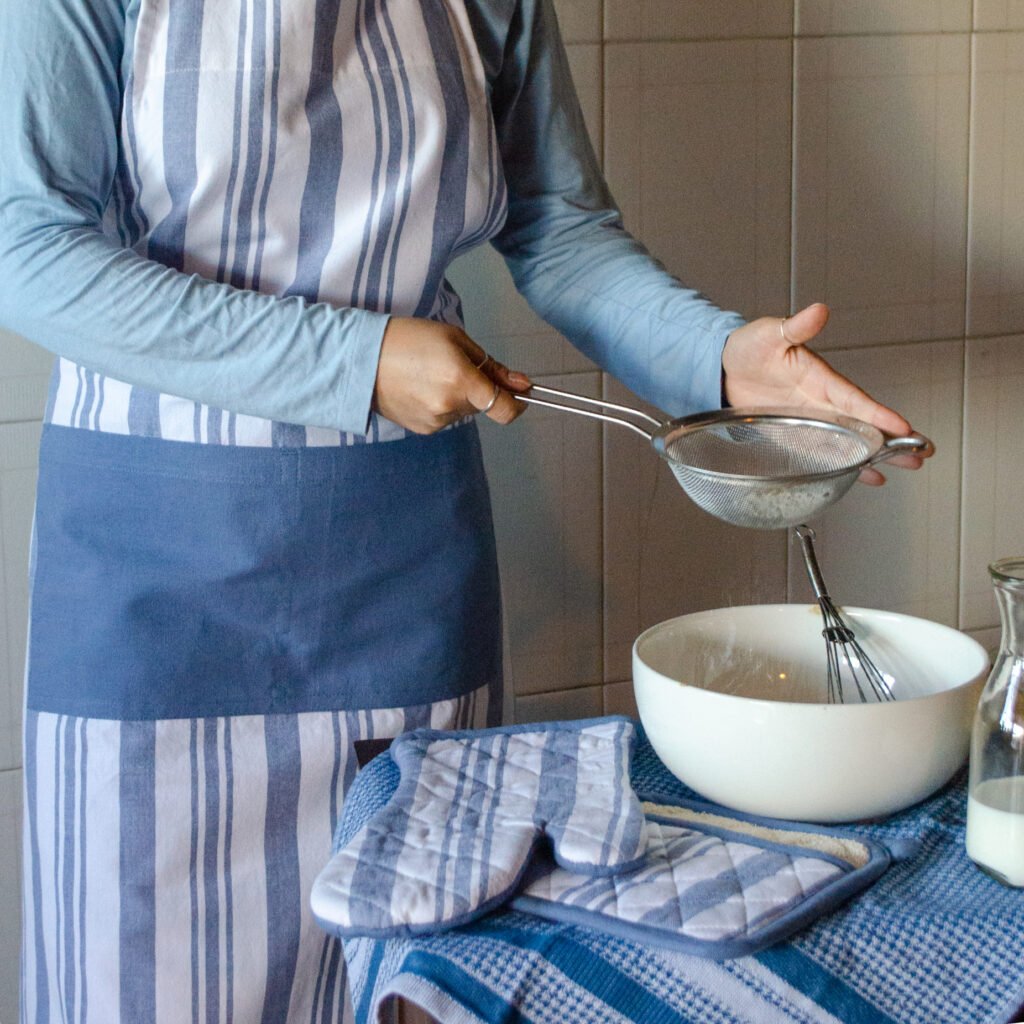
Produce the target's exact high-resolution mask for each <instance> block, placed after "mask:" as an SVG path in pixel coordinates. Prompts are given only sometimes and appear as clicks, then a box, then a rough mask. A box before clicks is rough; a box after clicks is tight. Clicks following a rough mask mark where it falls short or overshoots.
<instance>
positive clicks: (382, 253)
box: [0, 0, 909, 1024]
mask: <svg viewBox="0 0 1024 1024" xmlns="http://www.w3.org/2000/svg"><path fill="white" fill-rule="evenodd" d="M0 36H2V39H0V95H2V96H3V97H4V101H3V104H2V112H0V138H2V139H3V147H2V150H0V271H2V279H3V282H4V285H3V290H2V295H0V322H2V323H3V324H4V325H5V326H7V327H9V328H11V329H13V330H16V331H18V332H20V333H22V334H24V335H25V336H27V337H29V338H31V339H33V340H34V341H36V342H38V343H40V344H42V345H45V346H46V347H48V348H50V349H51V350H52V351H54V352H55V353H56V354H57V355H58V356H59V357H60V358H59V360H58V362H57V366H56V369H55V375H54V380H53V385H52V389H51V393H50V398H49V402H48V405H47V410H46V425H45V427H44V437H43V441H42V446H41V452H40V475H39V487H38V499H37V516H36V529H35V540H36V543H35V551H34V560H33V593H32V608H31V635H30V664H29V670H28V676H27V697H26V704H27V711H26V720H25V784H26V812H25V917H24V920H25V935H24V956H23V981H24V983H23V1010H22V1019H23V1021H24V1022H26V1024H28V1022H32V1024H36V1022H48V1021H57V1020H60V1021H64V1022H67V1021H81V1022H86V1021H90V1022H91V1021H99V1022H102V1024H113V1022H117V1021H121V1022H125V1024H128V1022H131V1024H142V1022H150V1021H157V1022H177V1021H197V1020H203V1021H225V1022H226V1021H236V1022H245V1024H256V1022H263V1024H281V1022H285V1021H287V1022H298V1021H336V1020H339V1019H341V1018H342V1017H343V1015H344V1013H345V1008H344V1007H345V985H344V965H343V961H342V959H341V955H340V950H339V947H338V945H337V944H336V943H334V942H332V941H329V940H328V939H326V938H325V937H323V935H322V934H321V933H319V931H318V930H317V929H316V927H315V926H314V925H313V924H312V922H311V920H310V916H309V913H308V910H307V907H306V896H307V893H308V890H309V886H310V883H311V880H312V878H313V876H314V875H315V873H316V872H317V871H318V870H319V868H320V867H321V866H322V864H323V862H324V859H325V857H326V855H327V851H328V848H329V842H330V837H331V833H332V830H333V828H334V824H335V821H336V816H337V812H338V808H339V805H340V802H341V799H342V796H343V794H344V792H345V788H346V786H347V785H348V783H349V781H350V779H351V778H352V775H353V773H354V771H355V767H356V749H357V745H358V743H359V742H360V741H364V740H371V739H374V738H381V737H390V736H394V735H395V734H397V733H398V732H400V731H402V730H405V729H408V728H411V727H415V726H419V725H426V724H431V725H433V726H435V727H441V728H445V727H458V726H466V725H470V724H484V722H485V721H486V720H488V719H490V720H493V719H494V716H495V714H496V713H497V710H498V708H499V707H500V643H499V614H500V613H499V601H498V588H497V575H496V567H495V556H494V545H493V536H492V530H491V524H490V512H489V506H488V497H487V489H486V484H485V481H484V478H483V472H482V467H481V461H480V453H479V444H478V440H477V432H476V428H475V425H474V423H473V416H475V415H476V414H477V413H479V412H483V413H485V414H486V415H488V416H489V417H491V418H492V419H494V420H496V421H498V422H500V423H508V422H510V421H511V420H512V419H514V418H515V417H516V416H517V415H518V414H519V413H520V412H521V411H523V405H522V403H517V402H516V401H515V398H514V395H515V393H516V392H517V391H522V390H524V389H525V388H527V387H529V381H528V380H527V379H526V378H525V377H523V376H522V375H521V374H515V373H512V372H510V371H509V370H507V369H506V368H504V367H502V366H500V365H497V364H496V363H494V362H493V361H489V360H488V359H487V358H486V353H485V352H484V351H483V350H482V349H481V348H480V347H479V346H478V345H476V344H475V343H474V342H473V341H472V340H471V339H470V338H468V337H467V336H466V335H465V333H464V332H463V331H462V330H461V326H460V312H459V302H458V298H457V296H456V295H455V294H454V293H453V291H452V289H451V287H450V286H449V284H448V283H447V281H446V280H445V276H444V273H445V268H446V267H447V266H448V264H449V262H450V261H451V260H452V259H453V257H455V256H457V255H458V254H460V253H462V252H465V251H467V250H468V249H470V248H472V247H473V246H476V245H478V244H480V243H482V242H484V241H485V240H488V239H490V240H491V241H492V242H493V243H494V244H495V245H496V246H497V247H498V248H499V249H500V251H501V252H502V253H503V254H504V255H505V257H506V259H507V261H508V265H509V267H510V269H511V271H512V273H513V275H514V276H515V279H516V283H517V285H518V287H519V288H520V290H521V291H522V292H523V293H524V294H525V295H526V296H527V298H528V299H529V301H530V302H531V304H532V305H533V307H534V308H535V309H536V310H537V311H538V312H539V313H540V314H541V315H543V316H544V317H546V318H547V319H548V320H549V321H550V322H551V323H552V324H554V325H555V326H556V327H557V328H559V329H560V330H561V331H563V332H564V333H565V334H566V335H567V336H568V337H570V339H571V340H572V341H573V342H574V343H575V344H576V345H578V346H579V347H580V348H581V349H582V350H583V351H584V352H586V353H587V354H588V355H590V356H591V357H592V358H594V359H595V360H596V361H597V362H599V363H600V364H601V365H602V366H604V367H606V368H607V369H608V370H609V371H610V372H612V373H614V374H615V375H616V376H618V377H619V378H620V379H621V380H623V381H624V382H625V383H626V384H628V385H629V386H630V387H632V388H633V389H634V390H636V391H638V392H640V393H641V394H642V395H644V396H645V397H646V398H648V399H649V400H651V401H653V402H655V403H656V404H657V405H659V406H661V407H662V408H664V409H666V410H668V411H669V412H671V413H672V414H675V415H678V414H681V413H683V412H685V411H692V410H695V409H699V408H708V407H713V406H716V405H718V404H719V403H720V402H721V400H722V397H723V395H724V397H725V398H726V399H727V400H728V401H730V402H732V403H734V404H747V405H749V404H787V405H793V404H810V405H825V406H832V407H838V408H840V409H843V410H845V411H848V412H851V413H853V414H854V415H858V416H860V417H862V418H864V419H868V420H871V421H872V422H874V423H876V424H877V425H878V426H879V427H881V428H882V429H883V430H887V431H891V432H897V433H901V432H904V431H906V430H907V429H908V428H909V425H908V424H907V423H906V422H905V421H904V420H903V419H902V418H901V417H900V416H898V415H897V414H896V413H894V412H892V411H890V410H887V409H884V408H883V407H881V406H879V405H877V404H876V403H874V402H873V401H872V400H871V399H869V398H868V397H867V396H866V395H864V394H863V393H862V392H860V391H859V390H857V389H856V388H855V387H854V386H853V385H852V384H849V383H848V382H846V381H844V380H843V379H842V378H841V377H839V376H838V375H837V374H835V373H834V372H833V371H831V370H830V369H829V368H828V367H827V366H826V365H825V364H824V363H823V362H822V361H821V360H820V359H818V358H817V357H816V356H814V355H812V354H811V353H809V352H808V351H806V350H805V349H804V348H803V347H802V343H803V342H805V341H807V340H808V339H810V338H812V337H813V336H814V335H815V334H817V332H818V331H819V330H820V329H821V327H822V326H823V324H824V320H825V318H826V315H827V311H826V310H825V309H824V307H821V306H814V307H810V308H809V309H807V310H804V311H802V312H801V313H799V314H797V315H796V316H794V317H792V318H791V319H790V320H788V321H785V322H783V321H780V320H779V319H777V318H766V319H763V320H759V321H756V322H754V323H751V324H747V325H744V323H743V321H742V320H741V319H740V318H739V317H738V316H736V315H734V314H730V313H725V312H722V311H721V310H719V309H717V308H715V307H714V306H713V305H711V304H710V303H709V302H707V301H706V300H704V299H703V298H702V297H700V296H699V295H697V294H696V293H694V292H693V291H690V290H688V289H686V288H684V287H683V286H682V285H681V284H680V283H679V282H678V281H675V280H674V279H672V278H671V277H669V276H668V275H667V274H665V273H664V272H663V271H662V270H661V269H660V267H659V266H658V265H657V264H656V263H655V262H654V261H653V260H652V259H651V257H650V256H649V255H648V254H647V253H646V252H645V251H644V249H643V248H642V247H641V246H640V245H639V244H638V243H637V242H636V241H634V240H633V239H632V238H631V237H630V236H629V235H628V234H626V233H625V232H624V231H623V229H622V227H621V223H620V220H619V215H618V213H617V211H616V209H615V207H614V203H613V201H612V199H611V197H610V196H609V195H608V193H607V190H606V188H605V186H604V184H603V182H602V179H601V176H600V174H599V172H598V169H597V166H596V162H595V160H594V157H593V154H592V152H591V149H590V147H589V144H588V142H587V140H586V134H585V131H584V128H583V123H582V119H581V116H580V112H579V108H578V104H577V101H576V99H575V96H574V93H573V89H572V85H571V82H570V77H569V72H568V69H567V65H566V60H565V54H564V50H563V48H562V45H561V43H560V41H559V37H558V32H557V27H556V24H555V20H554V15H553V13H552V10H551V7H550V4H549V2H548V0H358V2H357V0H353V2H351V3H347V4H343V3H341V2H340V0H235V2H224V3H219V4H212V3H209V2H205V0H34V2H33V3H31V4H17V5H15V4H10V5H8V6H7V7H6V8H5V12H4V26H3V32H2V33H0Z"/></svg>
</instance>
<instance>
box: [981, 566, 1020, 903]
mask: <svg viewBox="0 0 1024 1024" xmlns="http://www.w3.org/2000/svg"><path fill="white" fill-rule="evenodd" d="M988 571H989V575H990V576H991V577H992V585H993V587H995V592H996V602H997V604H998V605H999V619H1000V623H1001V625H1002V640H1001V642H1000V645H999V654H998V656H997V657H996V660H995V664H994V665H993V666H992V672H991V674H990V675H989V677H988V682H987V683H986V684H985V688H984V690H982V693H981V699H980V701H979V702H978V710H977V712H976V714H975V716H974V728H973V731H972V735H971V768H970V780H969V782H968V796H967V855H968V856H969V857H970V858H971V860H973V861H974V863H975V864H977V865H978V866H979V867H980V868H981V869H982V870H983V871H986V872H987V873H988V874H990V875H992V876H993V877H994V878H997V879H998V880H999V881H1000V882H1002V883H1003V884H1004V885H1010V886H1013V887H1015V888H1017V887H1024V557H1021V558H1003V559H1001V560H1000V561H998V562H993V563H992V565H990V566H989V567H988Z"/></svg>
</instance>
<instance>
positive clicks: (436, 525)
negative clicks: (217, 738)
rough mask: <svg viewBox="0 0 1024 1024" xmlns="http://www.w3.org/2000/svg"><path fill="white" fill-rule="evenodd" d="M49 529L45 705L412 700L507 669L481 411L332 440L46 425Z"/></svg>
mask: <svg viewBox="0 0 1024 1024" xmlns="http://www.w3.org/2000/svg"><path fill="white" fill-rule="evenodd" d="M35 536H36V560H35V567H34V575H33V586H32V612H31V639H30V644H31V646H30V651H31V656H30V664H29V677H28V706H29V707H30V708H32V709H33V710H36V711H53V712H57V713H62V714H73V715H83V716H89V717H100V718H103V717H107V718H119V719H146V718H177V717H190V718H191V717H202V716H209V715H226V714H275V713H297V712H302V711H318V710H327V709H332V708H346V709H358V708H370V707H400V706H408V705H412V704H423V703H427V702H430V701H435V700H443V699H448V698H452V697H457V696H461V695H462V694H465V693H468V692H470V691H471V690H473V689H476V688H477V687H479V686H482V685H486V684H489V683H493V682H494V681H495V680H496V679H497V678H498V676H499V674H500V670H501V665H500V662H501V644H500V603H499V588H498V582H497V567H496V559H495V551H494V536H493V528H492V525H491V514H490V502H489V497H488V492H487V485H486V481H485V478H484V473H483V465H482V460H481V457H480V449H479V439H478V436H477V432H476V428H475V426H473V425H469V426H465V427H459V428H457V429H453V430H447V431H443V432H442V433H440V434H437V435H434V436H433V437H429V438H420V437H411V438H408V439H406V440H402V441H393V442H387V443H379V444H369V445H358V446H352V447H324V448H243V447H220V446H214V445H199V444H187V443H181V442H174V441H162V440H159V439H153V438H143V437H128V436H124V435H114V434H105V433H98V432H92V431H85V430H74V429H70V428H66V427H55V426H47V427H45V428H44V432H43V440H42V445H41V449H40V473H39V483H38V492H37V509H36V524H35Z"/></svg>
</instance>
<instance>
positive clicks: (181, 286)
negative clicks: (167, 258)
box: [0, 201, 388, 433]
mask: <svg viewBox="0 0 1024 1024" xmlns="http://www.w3.org/2000/svg"><path fill="white" fill-rule="evenodd" d="M13 205H15V207H16V206H17V204H13ZM11 206H12V203H11V202H10V201H8V202H6V203H5V206H4V210H3V212H0V282H2V285H0V323H2V324H3V325H4V326H5V327H8V328H10V329H12V330H14V331H17V332H18V333H20V334H22V335H24V336H25V337H27V338H30V339H31V340H33V341H35V342H36V343H38V344H40V345H43V346H44V347H46V348H48V349H50V350H51V351H53V352H55V353H57V354H59V355H61V356H64V357H66V358H68V359H71V360H73V361H75V362H78V363H81V364H82V365H84V366H87V367H89V368H90V369H93V370H96V371H99V372H101V373H105V374H108V375H110V376H113V377H116V378H117V379H120V380H124V381H127V382H129V383H132V384H137V385H141V386H143V387H146V388H151V389H153V390H156V391H162V392H165V393H170V394H175V395H180V396H183V397H185V398H191V399H194V400H195V401H199V402H204V403H207V404H209V405H212V406H215V407H218V408H224V409H229V410H231V411H234V412H242V413H247V414H249V415H254V416H261V417H265V418H267V419H273V420H279V421H284V422H289V423H303V424H309V425H316V426H325V427H333V428H336V429H339V430H349V431H353V432H356V433H360V432H363V431H365V429H366V423H367V419H368V416H369V412H370V401H371V397H372V393H373V385H374V378H375V374H376V367H377V358H378V354H379V348H380V342H381V338H382V336H383V332H384V327H385V326H386V324H387V320H388V318H387V317H386V316H384V315H381V314H377V313H372V312H367V311H364V310H351V309H336V308H333V307H331V306H328V305H326V304H324V303H317V304H311V303H308V302H306V301H305V300H304V299H302V298H300V297H290V298H276V297H274V296H268V295H260V294H257V293H255V292H251V291H244V290H241V289H236V288H233V287H231V286H230V285H226V284H218V283H215V282H212V281H209V280H206V279H204V278H202V277H199V276H197V275H187V274H183V273H180V272H178V271H175V270H171V269H169V268H167V267H164V266H162V265H161V264H159V263H155V262H153V261H151V260H146V259H143V258H142V257H140V256H138V255H137V254H136V253H134V252H133V251H131V250H128V249H124V248H122V247H120V246H119V245H118V243H117V242H116V241H114V240H112V239H110V238H108V237H105V236H103V235H101V234H100V233H99V232H98V231H96V230H95V229H92V228H88V227H84V226H70V225H67V224H56V223H51V224H49V225H47V226H45V227H44V226H42V225H41V224H40V218H31V217H30V218H28V219H27V220H24V221H22V223H21V224H20V225H17V226H16V225H15V224H12V215H11V211H10V207H11Z"/></svg>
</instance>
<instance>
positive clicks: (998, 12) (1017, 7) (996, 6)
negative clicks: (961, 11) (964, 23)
mask: <svg viewBox="0 0 1024 1024" xmlns="http://www.w3.org/2000/svg"><path fill="white" fill-rule="evenodd" d="M974 27H975V29H977V30H978V31H979V32H991V31H998V30H999V29H1018V28H1021V29H1024V0H974Z"/></svg>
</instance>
